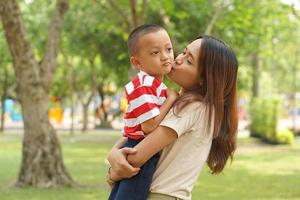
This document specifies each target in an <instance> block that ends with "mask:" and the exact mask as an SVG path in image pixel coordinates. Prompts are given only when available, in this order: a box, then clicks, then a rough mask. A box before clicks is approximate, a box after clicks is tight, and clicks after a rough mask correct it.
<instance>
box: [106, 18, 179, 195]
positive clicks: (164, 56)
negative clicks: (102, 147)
mask: <svg viewBox="0 0 300 200" xmlns="http://www.w3.org/2000/svg"><path fill="white" fill-rule="evenodd" d="M128 51H129V54H130V62H131V64H132V65H134V66H135V67H137V68H138V69H140V72H139V73H138V74H137V76H136V77H135V78H134V79H133V80H132V81H131V82H129V83H128V84H126V86H125V94H126V98H127V101H128V105H127V110H126V113H125V116H124V129H123V133H124V136H125V137H127V138H128V140H127V143H126V144H125V145H124V147H134V146H135V145H137V144H138V143H139V142H140V141H141V140H142V139H143V138H144V137H146V136H147V134H149V133H151V131H152V130H154V129H155V128H156V127H157V126H158V125H159V124H160V122H161V121H162V119H163V118H164V117H165V116H166V114H167V113H168V111H169V110H170V108H171V107H172V105H173V103H174V101H175V100H176V98H177V94H176V93H175V92H174V91H172V90H169V89H167V87H166V86H165V84H164V83H163V82H162V79H163V76H164V75H166V74H168V73H169V72H170V71H171V68H172V65H171V64H172V62H173V60H174V54H173V48H172V43H171V40H170V37H169V35H168V33H167V32H166V30H165V29H164V28H162V27H161V26H158V25H153V24H151V25H142V26H139V27H137V28H136V29H134V30H133V31H132V32H131V34H130V35H129V37H128ZM158 159H159V155H155V156H153V157H152V158H151V159H150V160H148V161H147V162H146V163H145V164H144V165H143V166H142V167H141V169H140V171H139V173H138V174H137V175H136V176H134V177H132V178H130V179H123V180H121V181H119V182H117V183H115V185H114V187H113V190H112V191H111V194H110V196H109V200H117V199H118V200H146V199H147V197H148V193H149V189H150V185H151V182H152V176H153V173H154V171H155V166H156V163H157V161H158Z"/></svg>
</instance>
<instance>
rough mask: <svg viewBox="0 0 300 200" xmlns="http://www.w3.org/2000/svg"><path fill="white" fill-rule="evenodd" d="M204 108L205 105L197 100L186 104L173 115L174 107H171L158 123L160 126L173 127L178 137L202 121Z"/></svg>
mask: <svg viewBox="0 0 300 200" xmlns="http://www.w3.org/2000/svg"><path fill="white" fill-rule="evenodd" d="M204 109H205V106H203V105H202V104H201V103H198V102H196V103H191V104H189V105H187V106H186V107H185V108H183V110H181V111H180V112H179V113H178V115H177V114H176V115H175V114H174V109H171V110H170V111H169V113H168V114H167V116H166V117H165V118H164V120H163V121H162V122H161V123H160V126H166V127H169V128H171V129H173V130H174V131H175V132H176V134H177V136H178V137H180V136H182V135H183V134H185V133H187V132H189V131H191V130H192V129H194V128H197V127H199V125H200V123H203V122H202V121H203V118H204V117H205V116H203V115H204V113H205V111H204Z"/></svg>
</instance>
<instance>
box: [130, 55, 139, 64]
mask: <svg viewBox="0 0 300 200" xmlns="http://www.w3.org/2000/svg"><path fill="white" fill-rule="evenodd" d="M130 62H131V64H132V65H133V66H135V67H139V66H140V62H139V60H138V59H137V58H136V57H134V56H131V57H130Z"/></svg>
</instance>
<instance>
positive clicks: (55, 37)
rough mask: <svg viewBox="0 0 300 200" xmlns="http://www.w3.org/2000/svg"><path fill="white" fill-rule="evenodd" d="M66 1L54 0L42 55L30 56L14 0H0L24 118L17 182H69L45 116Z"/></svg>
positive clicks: (35, 184)
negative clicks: (54, 5)
mask: <svg viewBox="0 0 300 200" xmlns="http://www.w3.org/2000/svg"><path fill="white" fill-rule="evenodd" d="M67 8H68V2H67V1H65V0H58V1H57V2H56V8H55V12H54V15H53V18H52V21H51V25H50V28H49V36H48V41H47V48H46V53H45V56H44V58H43V60H42V62H41V64H38V62H37V61H36V60H35V59H34V55H33V50H32V48H31V46H30V43H29V41H28V39H27V38H28V37H26V32H25V28H24V22H23V19H22V16H21V13H20V10H19V7H18V3H17V1H16V0H2V1H0V14H1V18H2V22H3V27H4V30H5V35H6V39H7V42H8V45H9V48H10V52H11V54H12V58H13V64H14V71H15V76H16V80H17V85H18V92H17V94H18V99H19V100H20V103H21V108H22V114H23V120H24V137H23V151H22V162H21V169H20V172H19V176H18V180H17V185H19V186H23V185H32V186H41V187H51V186H59V185H73V184H74V182H73V180H72V178H71V176H70V175H69V173H68V171H67V170H66V168H65V166H64V163H63V159H62V153H61V148H60V144H59V141H58V139H57V137H56V132H55V130H54V128H53V127H52V126H51V124H50V122H49V119H48V94H49V90H50V86H51V83H52V78H53V75H54V71H55V67H56V56H57V48H58V44H59V34H60V31H61V28H62V24H63V16H64V13H65V12H66V11H67Z"/></svg>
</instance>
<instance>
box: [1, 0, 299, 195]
mask: <svg viewBox="0 0 300 200" xmlns="http://www.w3.org/2000/svg"><path fill="white" fill-rule="evenodd" d="M1 1H2V2H5V1H3V0H1ZM16 3H17V5H18V6H19V8H20V13H21V16H22V18H23V22H24V23H23V25H24V30H25V33H26V39H27V41H28V42H29V44H30V46H31V50H32V52H33V58H32V59H35V60H36V61H37V63H41V62H42V61H43V58H44V55H45V54H46V53H45V49H47V48H48V47H47V40H48V39H49V37H50V35H49V34H51V32H50V29H49V26H50V22H51V19H52V16H54V15H55V4H56V1H50V0H43V1H42V0H18V1H16ZM68 5H69V9H68V10H67V12H66V13H65V15H64V19H63V25H62V27H61V31H60V35H58V37H59V38H60V42H59V45H58V46H57V56H56V57H55V61H56V66H55V68H54V70H53V71H52V73H53V77H52V78H53V79H52V82H51V84H50V85H49V90H47V99H48V102H47V108H48V112H47V113H48V116H47V119H49V121H50V123H51V125H52V126H53V127H54V128H55V130H56V131H57V133H58V137H59V140H60V143H61V144H62V153H63V155H64V158H65V163H66V166H67V168H68V169H69V171H70V174H71V175H72V176H73V178H74V179H76V180H77V181H78V182H80V183H81V184H83V185H88V186H87V187H84V188H82V187H79V189H74V188H73V189H70V188H69V189H66V188H65V189H62V190H61V191H62V193H63V194H62V195H61V197H58V196H57V195H56V194H57V191H60V189H55V188H54V189H49V190H45V191H44V190H39V189H36V188H35V186H36V185H35V184H32V183H31V184H28V183H27V184H24V185H26V186H28V185H29V186H30V188H26V187H25V189H24V188H22V189H16V188H15V187H12V186H13V185H14V183H15V182H17V183H18V182H20V181H21V179H20V174H19V177H18V172H19V168H20V165H21V166H23V164H22V161H21V159H22V157H23V158H24V156H25V155H24V154H21V153H22V148H24V146H23V147H22V139H23V137H26V136H23V135H24V134H23V133H24V116H23V115H22V110H23V109H24V108H23V107H22V106H24V105H22V97H21V95H20V93H19V92H20V88H21V87H20V85H22V84H26V83H25V82H26V81H25V82H22V80H21V79H19V78H18V76H19V77H21V76H22V74H21V75H20V74H17V73H19V72H20V71H18V70H17V67H16V66H15V65H16V62H14V61H16V60H17V58H16V57H15V56H14V55H13V54H11V52H10V50H11V49H10V45H9V44H10V42H11V41H8V40H7V37H8V35H9V33H8V32H7V30H6V29H5V28H4V25H3V24H4V23H3V21H4V17H5V16H4V15H1V17H2V24H1V26H0V47H1V48H0V96H1V105H0V112H1V121H0V162H1V163H0V169H1V171H0V199H46V197H47V198H48V199H69V198H70V199H71V198H72V199H106V196H107V194H108V192H109V189H108V187H107V186H105V181H104V176H105V173H106V171H105V170H106V162H105V157H106V154H107V153H108V151H109V149H110V147H111V146H112V145H113V143H114V141H116V139H117V138H119V137H120V136H121V129H122V126H123V122H122V117H123V113H124V111H125V108H126V103H127V102H126V100H125V98H124V94H123V86H124V85H125V84H126V83H127V82H128V81H129V80H130V79H131V77H132V75H133V74H134V73H135V70H134V69H132V67H131V66H130V62H129V56H128V53H127V45H126V42H127V37H128V35H129V33H130V31H131V30H132V29H133V28H135V27H137V26H138V25H141V24H144V23H156V24H160V25H162V26H164V27H165V28H166V29H167V31H168V32H169V34H170V37H171V39H172V42H173V45H174V49H175V56H176V55H178V54H179V53H180V52H181V51H182V50H183V49H184V47H185V46H186V45H187V44H188V43H189V42H190V41H192V40H193V39H195V38H196V37H197V36H199V35H203V34H208V35H213V36H216V37H218V38H220V39H222V40H224V41H225V42H226V43H228V44H229V45H230V46H231V47H232V48H233V50H234V51H235V53H236V55H237V57H238V61H239V70H238V98H239V103H238V106H239V132H238V138H239V148H238V150H237V158H236V161H234V162H233V164H232V167H228V170H227V171H225V173H224V174H225V175H221V178H218V177H215V176H212V175H210V174H209V172H208V170H206V171H207V172H204V173H203V175H201V176H200V178H199V181H198V183H197V185H196V186H195V189H194V193H193V195H194V197H193V199H300V189H299V184H300V176H299V174H300V160H299V156H300V141H299V135H300V82H299V80H300V1H299V0H214V1H213V0H211V1H209V0H173V1H171V0H161V1H158V0H89V1H80V0H70V1H69V2H68ZM4 7H5V3H2V4H1V8H2V9H3V8H4ZM0 12H4V9H3V10H2V11H1V10H0ZM15 42H16V43H18V42H19V41H15ZM14 63H15V65H14ZM26 69H27V68H24V71H22V72H21V73H23V74H25V73H26ZM297 80H298V81H297ZM23 81H24V80H23ZM165 82H166V83H167V85H168V86H169V87H172V88H177V86H176V85H175V84H173V83H171V82H170V81H169V80H167V78H166V79H165ZM177 89H178V88H177ZM28 137H30V136H28ZM23 145H26V144H23ZM59 145H60V144H58V145H57V147H59ZM99 149H101V151H100V152H99ZM7 152H10V153H9V154H8V153H7ZM85 159H88V160H85ZM74 163H75V165H73V164H74ZM84 163H85V164H84ZM87 166H90V167H87ZM21 182H22V181H21ZM218 183H219V184H220V183H222V184H223V186H222V185H219V184H218ZM50 185H51V184H50ZM31 186H34V187H33V188H31ZM51 186H52V185H51ZM51 188H52V187H51ZM216 193H217V194H216ZM72 195H73V196H72Z"/></svg>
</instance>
